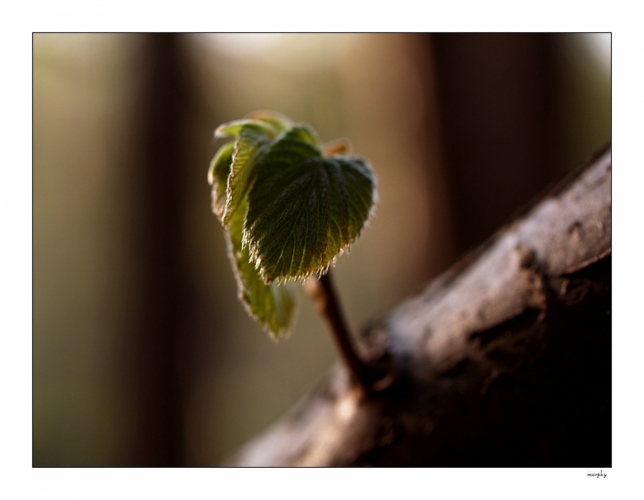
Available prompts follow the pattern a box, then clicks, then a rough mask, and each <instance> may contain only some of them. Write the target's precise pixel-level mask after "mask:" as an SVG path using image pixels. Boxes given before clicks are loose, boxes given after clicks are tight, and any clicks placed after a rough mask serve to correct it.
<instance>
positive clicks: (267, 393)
mask: <svg viewBox="0 0 644 500" xmlns="http://www.w3.org/2000/svg"><path fill="white" fill-rule="evenodd" d="M610 55H611V40H610V35H609V34H179V35H172V34H44V33H43V34H34V36H33V465H34V466H209V465H217V464H219V463H221V461H222V460H223V459H225V458H226V457H227V456H230V455H231V454H233V453H234V452H235V451H236V450H237V449H238V448H239V447H240V446H241V445H242V444H243V443H244V442H246V441H247V440H248V439H250V438H252V437H253V436H254V435H255V434H257V433H258V432H260V431H261V430H262V429H264V428H265V427H266V426H268V425H269V424H270V423H271V422H273V421H274V420H275V419H276V418H278V417H279V416H280V415H281V414H282V413H283V412H284V411H285V410H287V409H288V408H289V407H290V406H291V405H292V404H293V403H294V402H296V401H297V399H298V398H299V397H301V396H302V395H303V394H304V393H305V391H306V390H307V389H308V388H310V387H312V386H313V385H315V384H316V383H317V382H318V381H319V380H320V378H321V377H323V376H324V374H325V373H326V372H327V371H328V369H329V368H330V367H331V366H332V365H333V363H334V362H335V353H334V351H333V345H332V342H331V340H330V338H329V337H328V335H327V333H326V331H325V329H324V324H323V323H322V321H321V320H320V319H319V318H317V317H316V314H315V313H314V311H313V308H312V307H311V305H310V304H309V302H308V300H307V298H306V296H305V295H304V294H303V293H302V291H301V290H300V291H299V295H300V308H299V314H298V319H297V324H296V327H295V330H294V332H293V334H292V335H291V337H290V338H288V339H287V340H283V341H280V342H278V343H273V342H272V341H271V340H269V338H268V336H267V335H266V334H265V333H264V332H263V331H262V330H261V329H260V328H259V327H258V326H257V325H256V324H255V323H254V322H253V320H251V319H250V318H249V317H247V316H246V313H245V312H244V309H243V307H242V306H241V304H240V303H239V302H238V300H237V297H236V287H235V281H234V278H233V274H232V272H231V269H230V265H229V263H228V260H227V257H226V250H225V244H224V238H223V234H222V230H221V227H220V226H219V224H218V221H217V219H216V218H215V216H214V215H212V214H211V212H210V190H209V186H208V184H207V182H206V172H207V168H208V164H209V161H210V159H211V158H212V156H213V155H214V153H215V151H216V149H217V147H218V145H219V144H218V143H216V142H215V141H214V139H213V136H212V132H213V130H214V129H215V127H216V126H217V125H219V124H220V123H223V122H225V121H229V120H232V119H237V118H241V117H243V116H244V115H246V114H247V113H249V112H252V111H255V110H259V109H269V110H275V111H279V112H281V113H284V114H286V115H288V116H290V117H292V118H293V119H295V120H298V121H305V122H307V123H310V124H311V125H312V126H313V127H314V128H315V129H316V130H317V131H318V133H319V135H320V137H321V138H322V140H323V141H329V140H332V139H334V138H338V137H349V138H350V139H351V141H352V142H353V144H354V149H355V151H356V152H357V153H359V154H362V155H364V156H366V157H367V158H369V159H370V160H371V162H372V164H373V166H374V169H375V170H376V172H377V174H378V178H379V193H380V202H379V204H378V208H377V214H376V217H375V218H374V219H373V222H372V223H371V226H370V228H369V229H367V230H366V231H365V232H364V233H363V236H362V237H361V239H360V241H359V242H358V243H357V245H355V246H354V248H353V249H352V251H351V252H350V253H349V254H346V255H344V256H342V257H341V258H340V259H339V261H338V263H337V265H336V267H335V268H334V275H335V280H336V284H337V287H338V291H339V294H340V296H341V299H342V302H343V305H344V308H345V312H346V314H347V316H348V320H349V323H350V325H351V327H352V329H353V330H354V331H355V332H358V331H360V329H361V328H364V326H365V325H367V324H368V323H369V322H370V321H373V320H375V319H377V318H378V317H380V316H382V315H383V314H385V313H386V312H387V310H389V309H390V308H392V307H393V306H395V304H397V303H398V302H400V301H402V300H404V299H405V298H406V297H409V296H412V295H414V294H416V293H418V292H419V291H420V290H421V289H422V287H423V286H424V285H425V284H427V282H428V281H429V280H430V279H431V278H432V277H434V276H436V275H437V274H438V273H440V272H441V271H443V270H444V269H445V268H446V267H448V266H449V265H450V264H451V263H453V262H454V261H455V260H456V259H458V257H459V256H460V255H462V254H463V253H464V252H465V251H467V249H469V248H471V247H472V246H475V245H476V244H478V243H480V242H482V241H484V240H485V239H486V238H487V237H489V236H490V235H491V234H492V233H493V232H494V231H495V230H496V229H497V228H498V227H499V226H500V225H501V224H503V223H504V221H506V220H507V219H508V218H509V217H511V216H512V214H513V213H516V211H517V210H518V209H520V208H521V207H522V206H524V205H525V204H526V203H528V202H529V201H530V200H531V199H532V198H533V197H534V196H535V195H537V194H538V193H539V192H540V191H541V190H542V189H543V188H544V187H545V186H547V185H548V184H550V183H552V182H554V181H556V180H557V179H559V178H560V177H561V176H562V175H563V174H565V172H566V171H568V170H570V169H573V168H575V167H577V166H579V165H580V164H581V163H582V162H583V161H584V160H585V159H586V158H587V157H588V156H589V155H590V154H591V153H593V152H594V151H596V150H597V149H599V148H601V147H602V146H603V145H605V144H606V143H607V142H608V141H609V140H610V137H611V123H610V117H611V87H610V74H611V70H610V68H611V62H610Z"/></svg>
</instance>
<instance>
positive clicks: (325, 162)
mask: <svg viewBox="0 0 644 500" xmlns="http://www.w3.org/2000/svg"><path fill="white" fill-rule="evenodd" d="M215 136H216V137H218V138H222V137H228V138H233V139H234V140H233V141H232V142H229V143H228V144H225V145H223V146H222V147H221V148H220V149H219V151H218V152H217V154H216V155H215V157H214V158H213V160H212V162H211V164H210V168H209V171H208V182H209V183H210V184H211V185H212V209H213V212H215V214H216V215H217V216H218V217H219V219H220V221H221V222H222V225H223V226H224V230H225V232H226V241H227V246H228V253H229V257H230V259H231V262H232V266H233V270H234V272H235V278H236V281H237V287H238V294H239V299H240V300H241V302H242V303H243V304H244V306H245V308H246V310H247V311H248V313H249V314H250V315H251V316H252V317H254V318H255V319H256V320H257V321H258V322H259V324H260V325H261V326H262V327H263V328H265V329H266V330H268V331H269V332H270V333H271V335H272V336H273V338H275V339H277V338H278V336H280V335H282V334H284V333H286V332H288V331H289V329H290V328H291V326H292V324H293V318H294V314H295V300H294V298H293V296H292V294H291V292H290V290H289V289H288V285H287V284H280V283H281V282H282V281H288V280H291V279H302V278H306V277H308V276H311V275H313V274H319V273H322V272H324V271H325V270H326V269H327V267H328V266H329V265H330V264H331V263H332V262H333V261H334V259H335V258H336V257H337V256H338V255H339V253H340V252H342V251H343V250H344V249H346V248H347V247H348V246H349V245H350V244H351V243H353V242H354V241H355V239H356V238H357V237H358V236H359V234H360V232H361V231H362V229H363V227H364V226H365V224H366V222H367V220H368V218H369V216H370V214H371V213H372V211H373V205H374V203H375V199H376V191H375V183H376V181H375V175H374V173H373V171H372V170H371V167H370V166H369V164H368V162H367V161H366V160H365V159H363V158H361V157H359V156H351V155H350V153H351V145H350V143H349V142H348V141H346V140H340V141H335V142H332V143H330V144H327V145H322V143H321V142H320V140H319V138H318V136H317V134H316V133H315V131H314V130H313V129H312V128H311V127H309V126H308V125H305V124H294V123H293V122H292V121H291V120H290V119H288V118H286V117H284V116H281V115H277V114H273V113H267V112H256V113H253V114H251V115H248V117H247V118H245V119H243V120H237V121H233V122H229V123H225V124H223V125H221V126H220V127H218V128H217V130H216V131H215Z"/></svg>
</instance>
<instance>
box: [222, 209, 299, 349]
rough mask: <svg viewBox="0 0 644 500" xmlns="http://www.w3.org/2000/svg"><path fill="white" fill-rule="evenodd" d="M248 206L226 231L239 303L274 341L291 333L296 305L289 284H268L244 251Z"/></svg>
mask: <svg viewBox="0 0 644 500" xmlns="http://www.w3.org/2000/svg"><path fill="white" fill-rule="evenodd" d="M245 212H246V203H244V204H243V206H242V207H240V210H239V211H238V212H237V213H236V214H235V215H234V216H233V217H232V219H231V220H230V224H229V229H228V231H227V232H226V241H227V244H228V253H229V256H230V259H231V261H232V263H233V269H234V270H235V278H236V281H237V292H238V296H239V300H240V301H241V302H242V304H244V307H245V308H246V311H247V312H248V314H249V315H250V316H252V317H253V318H255V320H256V321H257V322H258V323H259V324H260V325H261V326H262V328H264V329H265V330H267V331H268V333H270V334H271V337H272V338H273V339H274V340H277V339H278V338H279V337H280V336H282V335H285V334H287V333H288V332H289V330H290V329H291V327H292V325H293V319H294V317H295V309H296V303H295V299H294V297H293V295H292V294H291V291H290V290H289V288H288V285H280V284H277V283H271V284H266V283H264V281H263V280H262V278H261V277H260V276H259V273H258V272H257V270H256V269H255V266H253V264H252V263H251V262H250V256H249V253H248V247H246V248H242V243H241V240H242V226H243V222H244V217H243V216H244V214H245Z"/></svg>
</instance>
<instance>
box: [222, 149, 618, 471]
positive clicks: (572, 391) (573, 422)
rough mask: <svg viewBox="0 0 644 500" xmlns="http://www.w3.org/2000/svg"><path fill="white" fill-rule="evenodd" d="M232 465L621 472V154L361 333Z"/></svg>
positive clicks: (605, 159) (558, 191)
mask: <svg viewBox="0 0 644 500" xmlns="http://www.w3.org/2000/svg"><path fill="white" fill-rule="evenodd" d="M361 340H362V343H361V349H363V351H364V352H365V353H368V356H369V359H370V360H371V362H372V363H374V364H376V365H380V366H381V367H385V368H386V369H387V370H388V372H389V374H390V375H389V381H388V383H384V384H383V386H382V388H381V389H380V390H379V391H376V392H374V393H372V394H370V395H368V396H364V395H363V394H362V393H361V391H359V390H356V389H355V387H354V386H353V385H352V384H350V383H349V378H348V376H347V374H346V372H345V370H344V369H343V368H342V367H340V366H339V367H336V368H335V369H334V370H333V372H332V373H331V374H330V375H329V376H328V378H327V379H326V380H325V381H324V382H323V383H322V384H321V385H320V386H319V387H318V388H317V389H316V390H314V391H312V392H311V393H310V394H308V395H306V396H305V397H304V398H303V399H302V400H301V401H300V402H299V403H298V404H297V405H296V406H295V407H294V408H293V409H292V410H290V411H289V412H288V413H287V414H286V415H285V416H284V417H283V418H282V419H281V420H279V421H278V422H277V423H275V424H273V425H272V426H271V427H270V428H269V429H267V430H266V431H265V432H264V434H262V435H260V436H259V437H257V438H255V439H254V440H253V441H251V442H250V443H249V444H247V445H246V446H245V447H244V448H243V449H242V450H241V451H240V452H239V453H238V454H237V455H236V456H235V457H233V458H232V459H231V461H230V462H229V463H228V465H236V466H358V465H363V466H366V465H370V466H397V467H401V466H450V467H463V466H477V467H492V466H505V467H513V466H520V467H538V466H547V467H562V466H572V467H586V468H592V467H611V465H612V463H611V460H612V459H611V150H610V148H609V147H608V148H606V149H605V150H603V151H602V152H601V153H599V154H598V155H596V156H595V157H594V158H592V159H591V160H590V161H589V162H588V164H587V165H586V166H585V167H583V168H582V169H580V170H578V171H577V172H575V173H573V174H571V175H569V176H568V177H567V178H565V179H563V180H562V181H561V182H560V183H559V184H558V185H556V186H555V187H553V188H552V189H550V190H549V191H548V192H547V193H545V194H544V195H542V196H541V198H540V199H539V200H537V201H536V202H535V203H534V204H533V205H532V207H531V208H530V209H528V210H526V211H525V213H524V215H522V216H519V217H518V218H517V219H515V220H514V221H512V222H510V223H509V224H507V225H506V226H504V227H503V228H501V229H500V230H499V231H498V232H497V233H496V234H495V235H494V236H493V237H492V238H490V240H488V242H487V243H485V244H483V245H482V246H481V247H479V248H478V249H476V250H475V251H473V252H472V253H471V254H469V255H468V256H466V257H465V258H464V259H463V260H462V261H460V262H459V263H457V264H456V265H454V266H453V267H452V268H451V269H449V270H448V271H447V272H445V273H444V274H443V275H442V276H440V277H439V278H438V279H436V280H435V281H434V282H432V283H431V284H430V285H429V286H428V288H427V289H426V290H425V291H424V292H423V293H422V294H421V295H420V296H418V297H416V298H413V299H411V300H409V301H407V302H405V303H403V304H401V305H400V306H399V307H397V308H396V309H394V310H393V311H391V312H390V313H389V314H388V315H386V316H385V317H384V318H383V319H381V320H379V321H378V322H376V323H374V324H373V325H372V326H370V327H368V328H366V330H365V331H364V333H363V338H362V339H361Z"/></svg>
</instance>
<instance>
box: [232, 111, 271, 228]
mask: <svg viewBox="0 0 644 500" xmlns="http://www.w3.org/2000/svg"><path fill="white" fill-rule="evenodd" d="M267 127H268V125H265V124H260V122H256V121H251V122H247V123H244V124H242V125H241V126H240V128H239V130H238V133H237V138H236V139H235V145H234V153H233V158H232V159H233V161H232V165H231V167H230V174H229V176H228V184H227V187H226V206H225V209H224V214H223V223H224V225H225V226H227V225H228V224H229V222H230V219H231V217H232V216H233V215H234V214H235V212H236V211H237V209H238V208H239V206H240V205H241V204H242V203H243V201H244V198H245V197H246V194H247V193H248V190H249V189H250V187H251V185H252V182H253V178H254V175H255V166H256V165H257V163H258V161H259V160H260V159H261V158H262V157H263V155H265V154H266V152H267V151H268V147H269V145H270V144H271V140H272V136H271V135H267ZM232 129H233V128H231V130H232ZM234 129H236V126H235V127H234ZM271 130H272V129H271Z"/></svg>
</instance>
